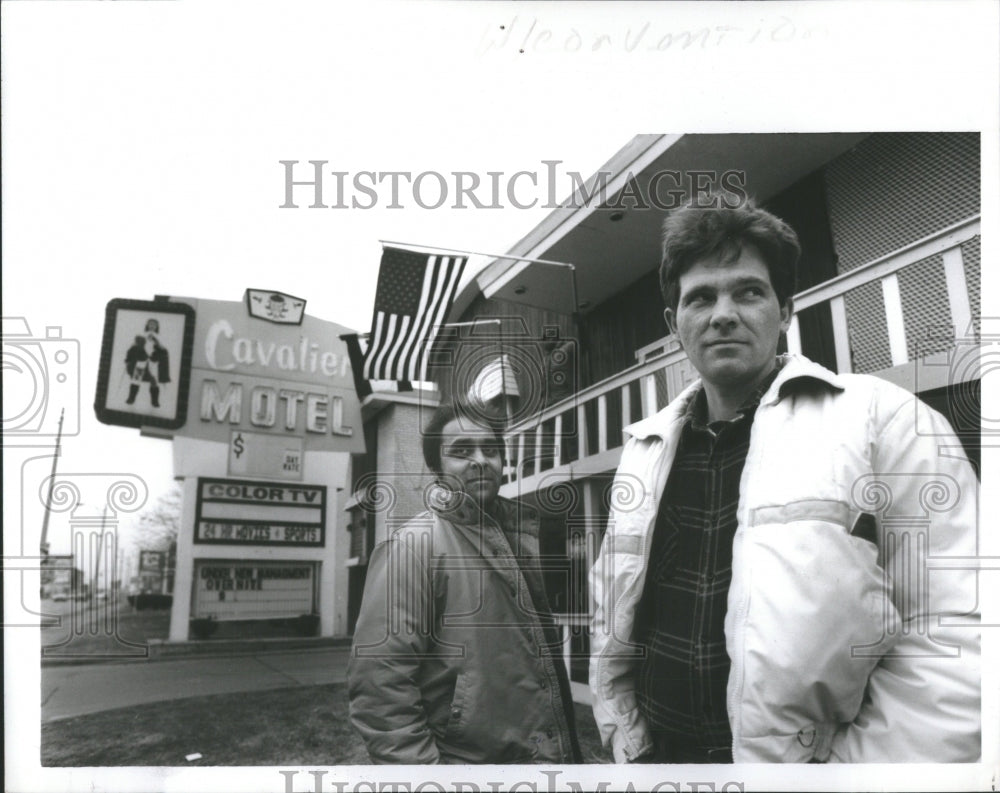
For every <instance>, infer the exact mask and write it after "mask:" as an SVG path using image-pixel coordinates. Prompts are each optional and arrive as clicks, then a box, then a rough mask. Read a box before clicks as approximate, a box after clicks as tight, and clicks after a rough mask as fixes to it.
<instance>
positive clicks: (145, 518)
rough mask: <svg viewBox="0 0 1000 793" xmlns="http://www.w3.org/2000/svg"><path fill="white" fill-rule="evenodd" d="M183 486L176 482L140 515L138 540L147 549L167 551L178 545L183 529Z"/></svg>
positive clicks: (137, 526)
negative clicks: (178, 536)
mask: <svg viewBox="0 0 1000 793" xmlns="http://www.w3.org/2000/svg"><path fill="white" fill-rule="evenodd" d="M181 502H182V495H181V488H180V485H177V484H175V485H174V486H173V487H171V488H170V490H168V491H167V492H166V493H164V494H163V495H162V496H160V497H159V498H158V499H156V503H155V504H153V506H151V507H150V508H149V509H147V510H145V511H144V512H142V513H141V514H140V515H139V521H138V524H137V525H136V541H137V544H138V545H139V547H140V548H142V550H145V551H166V550H169V549H170V546H171V545H176V543H177V535H178V534H179V533H180V529H181Z"/></svg>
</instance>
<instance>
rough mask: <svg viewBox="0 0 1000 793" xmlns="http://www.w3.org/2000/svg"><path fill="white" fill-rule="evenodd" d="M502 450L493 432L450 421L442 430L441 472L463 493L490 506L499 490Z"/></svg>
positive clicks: (481, 503)
mask: <svg viewBox="0 0 1000 793" xmlns="http://www.w3.org/2000/svg"><path fill="white" fill-rule="evenodd" d="M502 465H503V454H502V448H501V447H500V445H499V444H498V442H497V439H496V437H495V436H494V435H493V431H492V430H491V429H489V428H487V427H480V426H477V425H471V426H470V422H469V421H465V422H462V421H459V420H458V419H452V420H451V421H449V422H448V423H447V424H445V425H444V427H443V428H442V430H441V472H442V473H443V474H444V475H445V477H446V479H447V480H448V481H449V482H450V481H452V480H457V482H458V483H459V486H460V487H461V490H462V492H464V493H465V494H466V495H468V496H469V497H470V498H471V499H472V500H473V501H475V502H476V503H477V504H479V506H481V507H489V506H490V505H491V504H492V503H493V501H494V500H495V499H496V497H497V493H498V492H499V491H500V475H501V467H502Z"/></svg>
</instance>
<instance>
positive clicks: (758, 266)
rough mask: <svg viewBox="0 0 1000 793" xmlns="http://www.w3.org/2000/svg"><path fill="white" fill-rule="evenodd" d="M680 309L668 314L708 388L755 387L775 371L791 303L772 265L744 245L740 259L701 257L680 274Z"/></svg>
mask: <svg viewBox="0 0 1000 793" xmlns="http://www.w3.org/2000/svg"><path fill="white" fill-rule="evenodd" d="M678 286H679V292H680V300H679V301H678V304H677V310H676V311H673V310H671V309H669V308H668V309H667V310H666V311H664V312H663V316H664V318H665V319H666V321H667V325H668V326H669V327H670V329H671V331H673V332H674V333H676V334H677V337H678V338H679V339H680V342H681V345H682V346H683V347H684V351H685V352H686V353H687V355H688V358H690V359H691V363H692V365H693V366H694V368H695V369H697V370H698V373H699V374H700V375H701V377H702V380H704V382H705V384H706V385H707V386H711V387H714V388H716V389H718V390H720V391H730V392H732V391H741V390H744V389H747V390H749V389H752V388H753V387H754V386H755V385H757V383H759V382H760V381H761V380H763V378H764V377H765V376H766V375H767V374H768V373H769V372H770V371H771V369H772V368H773V366H774V356H775V354H776V353H777V350H778V339H779V338H780V335H781V331H784V330H788V326H789V323H790V322H791V319H792V301H791V299H789V300H788V301H787V302H786V304H785V305H784V306H782V305H780V304H779V303H778V297H777V295H776V294H775V292H774V288H773V287H772V286H771V278H770V275H769V274H768V271H767V265H766V264H765V263H764V260H763V259H761V257H760V255H759V254H758V253H757V251H756V249H754V248H753V247H752V246H744V247H743V250H742V252H741V253H740V256H739V258H738V259H736V260H734V261H732V262H726V261H724V260H722V258H720V257H709V258H706V259H701V260H699V261H698V262H696V263H695V264H694V266H692V267H691V269H689V270H688V271H687V272H686V273H684V274H683V275H682V276H681V277H680V281H679V282H678Z"/></svg>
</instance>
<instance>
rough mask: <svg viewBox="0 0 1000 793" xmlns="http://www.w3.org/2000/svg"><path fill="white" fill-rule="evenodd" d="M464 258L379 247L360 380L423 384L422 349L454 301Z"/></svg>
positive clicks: (425, 346)
mask: <svg viewBox="0 0 1000 793" xmlns="http://www.w3.org/2000/svg"><path fill="white" fill-rule="evenodd" d="M465 261H466V257H464V256H438V255H436V254H426V253H416V252H415V251H407V250H401V249H399V248H385V249H384V250H383V251H382V263H381V265H380V267H379V273H378V286H377V287H376V290H375V313H374V316H373V317H372V330H371V333H370V334H369V336H368V351H367V352H366V353H365V362H364V372H363V374H364V377H365V379H366V380H425V379H426V377H425V373H424V370H425V367H426V355H425V354H424V353H425V351H426V349H427V348H428V347H429V346H430V343H431V341H432V340H433V334H434V333H435V332H436V330H437V328H438V327H439V326H440V325H441V324H442V323H443V322H444V321H445V318H446V317H447V315H448V309H449V308H451V304H452V302H453V301H454V300H455V291H456V290H457V289H458V280H459V279H460V278H461V277H462V270H463V269H464V267H465Z"/></svg>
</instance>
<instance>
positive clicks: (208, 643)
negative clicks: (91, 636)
mask: <svg viewBox="0 0 1000 793" xmlns="http://www.w3.org/2000/svg"><path fill="white" fill-rule="evenodd" d="M350 644H351V637H350V636H320V637H317V638H280V639H221V640H219V639H216V640H213V639H205V640H201V641H198V640H193V641H188V642H170V641H167V640H165V639H150V640H149V643H148V644H147V646H146V647H145V648H141V649H139V648H137V649H139V652H140V653H141V654H138V655H132V656H115V655H110V654H109V655H78V656H64V657H59V656H45V655H43V656H42V658H41V664H42V667H48V666H85V665H89V664H128V663H147V662H153V661H182V660H185V659H194V658H213V657H220V656H223V657H224V656H230V655H236V656H239V655H259V654H261V653H277V652H290V651H295V650H323V649H327V648H330V647H349V646H350ZM143 649H144V650H145V652H144V653H142V650H143Z"/></svg>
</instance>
